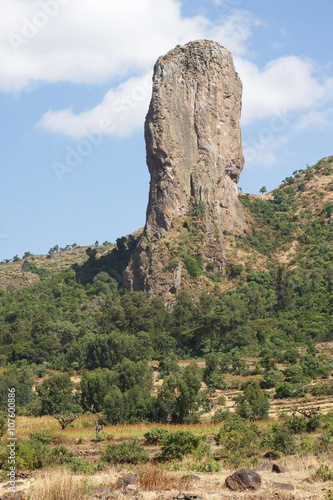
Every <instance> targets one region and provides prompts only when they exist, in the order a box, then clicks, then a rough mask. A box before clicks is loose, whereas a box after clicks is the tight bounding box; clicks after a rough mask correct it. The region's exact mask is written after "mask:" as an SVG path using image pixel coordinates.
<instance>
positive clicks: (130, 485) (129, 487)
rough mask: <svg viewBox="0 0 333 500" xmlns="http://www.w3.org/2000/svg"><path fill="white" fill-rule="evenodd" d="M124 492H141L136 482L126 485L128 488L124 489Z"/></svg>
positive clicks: (130, 493) (131, 493) (132, 493)
mask: <svg viewBox="0 0 333 500" xmlns="http://www.w3.org/2000/svg"><path fill="white" fill-rule="evenodd" d="M123 493H124V494H125V495H137V494H138V493H139V492H138V488H137V487H136V486H135V484H129V485H128V486H126V488H124V489H123Z"/></svg>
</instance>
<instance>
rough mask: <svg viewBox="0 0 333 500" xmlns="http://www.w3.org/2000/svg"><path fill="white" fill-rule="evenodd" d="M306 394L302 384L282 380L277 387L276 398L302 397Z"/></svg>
mask: <svg viewBox="0 0 333 500" xmlns="http://www.w3.org/2000/svg"><path fill="white" fill-rule="evenodd" d="M302 396H304V392H303V388H302V386H301V385H297V384H290V383H289V382H282V384H280V385H279V387H278V388H277V389H276V396H275V397H276V398H279V399H285V398H300V397H302Z"/></svg>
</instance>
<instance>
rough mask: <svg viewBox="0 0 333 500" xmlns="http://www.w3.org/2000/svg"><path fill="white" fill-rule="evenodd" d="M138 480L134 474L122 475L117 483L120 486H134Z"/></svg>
mask: <svg viewBox="0 0 333 500" xmlns="http://www.w3.org/2000/svg"><path fill="white" fill-rule="evenodd" d="M138 480H139V476H138V474H136V473H134V472H133V473H129V474H124V475H123V476H121V477H120V478H119V483H120V485H121V486H128V485H129V484H136V483H137V482H138Z"/></svg>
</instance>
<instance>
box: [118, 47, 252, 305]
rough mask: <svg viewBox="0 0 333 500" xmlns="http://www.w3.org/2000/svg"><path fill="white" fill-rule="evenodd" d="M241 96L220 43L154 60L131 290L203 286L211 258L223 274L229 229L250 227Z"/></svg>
mask: <svg viewBox="0 0 333 500" xmlns="http://www.w3.org/2000/svg"><path fill="white" fill-rule="evenodd" d="M241 101H242V83H241V81H240V78H239V76H238V74H237V73H236V71H235V68H234V64H233V60H232V56H231V54H230V52H228V50H226V49H225V48H223V47H221V46H220V45H219V44H218V43H216V42H212V41H206V40H198V41H195V42H191V43H188V44H187V45H184V46H182V47H180V46H178V47H176V48H175V49H173V50H171V51H170V52H169V53H168V54H166V55H165V56H163V57H160V58H159V59H158V61H157V62H156V65H155V68H154V76H153V93H152V99H151V103H150V107H149V111H148V114H147V117H146V123H145V139H146V149H147V164H148V168H149V172H150V176H151V181H150V192H149V202H148V208H147V219H146V225H145V230H144V234H143V236H142V239H141V241H140V243H139V245H138V247H137V249H136V252H135V255H134V257H133V259H132V262H131V263H130V266H129V268H128V270H127V274H126V277H127V286H128V287H129V288H131V289H132V290H144V291H149V292H151V293H152V294H153V295H158V294H162V295H163V296H166V297H167V296H168V294H174V293H176V292H177V291H178V290H179V289H180V288H181V286H182V284H184V286H185V287H186V286H187V287H188V288H190V289H192V288H193V287H194V288H196V287H197V286H198V285H199V284H200V288H202V287H203V286H204V284H203V283H202V282H200V279H199V278H198V277H199V275H200V273H199V272H198V269H199V268H201V269H202V270H204V269H205V268H206V266H207V265H208V264H209V265H210V267H211V268H213V266H214V267H215V268H216V270H217V271H218V272H221V273H223V269H224V265H225V257H224V244H223V231H232V232H234V231H236V232H244V230H245V228H246V222H245V217H244V213H243V210H242V207H241V205H240V202H239V200H238V189H237V185H236V184H237V182H238V179H239V175H240V172H241V170H242V168H243V163H244V159H243V155H242V145H241V131H240V125H239V121H240V114H241ZM177 245H178V246H177ZM179 247H180V248H179ZM191 258H192V261H191ZM193 259H196V262H197V266H196V264H195V261H194V260H193ZM191 262H192V267H191V264H190V263H191ZM194 268H195V269H196V271H195V270H193V269H194ZM186 277H188V278H190V277H191V279H192V282H191V283H190V282H189V280H185V281H187V284H186V283H185V282H184V278H186ZM193 281H195V282H196V283H194V282H193ZM201 281H202V280H201Z"/></svg>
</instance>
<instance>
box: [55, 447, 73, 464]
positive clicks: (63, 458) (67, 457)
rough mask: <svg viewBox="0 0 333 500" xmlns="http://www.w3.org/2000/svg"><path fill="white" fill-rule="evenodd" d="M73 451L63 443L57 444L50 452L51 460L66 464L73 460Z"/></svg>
mask: <svg viewBox="0 0 333 500" xmlns="http://www.w3.org/2000/svg"><path fill="white" fill-rule="evenodd" d="M72 457H73V452H71V451H69V449H68V448H66V446H64V445H63V444H61V445H59V446H55V447H54V448H53V449H52V450H51V452H50V458H51V462H52V463H54V464H56V465H64V464H67V463H69V462H70V461H71V459H72Z"/></svg>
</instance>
